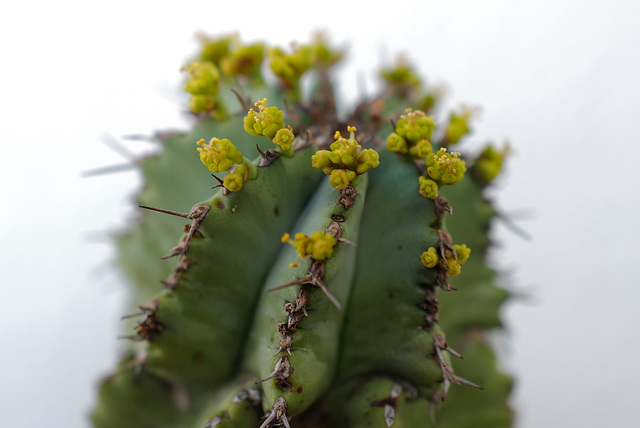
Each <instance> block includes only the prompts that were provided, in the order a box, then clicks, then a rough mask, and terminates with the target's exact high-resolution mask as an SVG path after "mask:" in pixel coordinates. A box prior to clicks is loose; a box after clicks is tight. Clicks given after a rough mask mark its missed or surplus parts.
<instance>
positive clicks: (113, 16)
mask: <svg viewBox="0 0 640 428" xmlns="http://www.w3.org/2000/svg"><path fill="white" fill-rule="evenodd" d="M8 3H9V2H4V3H3V5H2V6H0V47H1V49H0V61H1V62H0V64H1V66H0V186H1V188H0V192H1V193H0V195H1V198H2V199H1V200H2V202H1V205H0V207H1V210H0V216H2V219H1V221H0V233H1V235H0V236H1V241H0V246H1V250H0V251H1V257H0V260H1V263H2V275H1V276H0V292H1V294H0V426H1V427H3V428H14V427H15V428H32V427H33V428H35V427H44V426H46V427H65V428H78V427H83V426H87V420H88V419H87V417H88V413H89V411H90V408H91V405H92V404H91V403H92V401H93V395H94V391H95V382H96V380H97V379H98V377H99V376H100V375H102V374H105V373H106V372H107V371H108V370H109V368H110V367H112V366H113V364H114V362H115V360H116V357H117V352H116V349H117V346H118V344H117V341H116V339H115V337H116V335H117V334H118V317H119V315H120V314H121V312H122V310H123V309H122V307H123V302H124V300H125V296H126V291H125V290H126V289H125V287H124V285H123V281H122V279H121V278H120V277H119V276H118V274H117V272H116V270H115V268H114V266H113V262H112V260H113V257H114V253H113V246H112V245H111V243H110V241H109V239H110V237H109V233H110V232H112V231H117V230H121V229H122V228H124V227H126V224H127V219H130V218H131V217H132V214H133V211H134V208H133V204H132V202H133V199H132V195H134V194H135V191H136V189H138V188H139V186H140V183H141V182H140V176H139V175H138V173H137V172H135V171H133V170H132V171H129V172H122V173H119V174H111V175H108V176H102V177H94V178H81V172H82V171H85V170H88V169H92V168H96V167H100V166H106V165H113V164H119V163H124V162H127V159H126V158H124V157H122V156H121V155H119V154H118V153H116V152H114V151H112V150H111V149H109V148H108V146H107V145H105V144H102V143H101V141H104V139H105V138H104V135H110V136H113V137H114V138H116V139H119V138H120V137H121V136H122V135H126V134H133V133H142V134H150V133H152V132H153V131H154V130H157V129H168V128H182V129H186V127H187V121H186V120H185V116H184V115H183V114H182V113H181V111H182V110H183V109H184V106H185V102H186V100H185V97H184V96H183V95H182V94H181V93H180V90H179V85H180V83H181V79H182V76H181V75H180V73H179V72H178V70H179V68H180V66H181V65H182V64H183V63H184V61H185V59H186V58H187V57H188V56H189V55H190V54H192V53H193V52H194V51H195V49H196V46H197V45H196V42H195V39H194V37H193V34H194V32H195V31H196V30H204V31H206V32H208V33H212V34H215V33H222V32H228V31H233V30H239V31H240V32H241V33H242V37H243V39H244V40H246V41H253V40H256V39H260V38H262V39H266V40H268V41H269V42H270V43H271V44H281V45H286V44H288V43H289V42H290V41H292V40H300V41H306V40H308V39H309V37H310V35H311V31H312V30H313V29H317V28H324V29H327V30H328V32H329V33H330V35H331V37H332V40H333V41H335V42H337V43H348V44H349V46H350V61H349V62H348V64H347V66H346V67H345V69H344V76H345V77H344V79H343V80H342V82H341V88H342V90H343V92H344V93H345V94H346V95H347V97H350V99H353V97H354V96H355V94H356V93H357V90H356V88H357V87H358V85H359V83H358V80H359V79H361V78H362V77H365V78H366V79H367V88H368V89H370V90H373V89H374V87H375V73H374V69H375V68H376V67H377V66H379V65H380V64H381V63H383V62H390V61H391V60H392V59H393V58H394V56H393V53H394V52H397V51H404V52H406V53H407V54H408V56H409V57H410V58H412V59H413V61H414V63H415V64H416V66H417V67H418V69H419V70H420V71H421V72H422V73H424V74H425V75H426V76H427V78H428V81H429V82H431V83H446V84H447V86H448V87H449V88H450V91H449V102H450V105H451V106H458V105H459V104H460V103H462V102H466V103H473V104H479V105H482V107H483V114H482V117H481V121H480V122H478V124H477V126H476V128H475V133H474V135H473V137H472V138H471V139H470V141H469V142H468V143H467V147H471V148H474V147H479V146H480V144H481V143H484V142H486V141H488V140H490V139H492V140H494V141H496V142H502V141H504V140H506V139H509V140H510V141H511V143H512V145H513V147H514V149H515V153H514V156H513V157H512V158H511V159H510V160H509V163H508V169H507V173H506V174H505V177H504V178H503V179H502V180H501V181H500V182H499V183H498V185H497V186H496V191H495V192H494V194H495V196H496V197H497V198H498V203H499V206H500V207H501V208H502V209H503V210H504V212H506V213H511V214H512V215H513V216H514V217H516V218H518V219H520V220H519V224H520V225H521V226H522V227H523V228H525V229H526V230H527V231H528V232H529V233H530V234H531V235H532V236H533V240H532V241H531V242H524V241H523V240H521V239H520V238H518V237H517V236H515V235H514V234H512V233H511V232H510V231H509V230H508V229H506V228H505V227H504V226H500V225H499V224H498V225H496V228H495V234H494V238H495V239H496V240H497V241H499V242H500V244H501V246H500V248H499V249H497V250H495V251H494V252H493V254H492V255H493V261H494V263H495V265H496V266H498V267H499V268H500V269H501V270H502V271H504V272H505V273H506V274H505V284H507V285H508V286H509V287H510V288H512V289H514V290H516V291H517V292H518V293H519V294H521V295H526V296H528V297H527V298H521V299H515V300H513V301H512V302H511V303H509V304H508V305H507V306H506V307H505V309H504V311H503V318H504V320H505V322H506V323H507V325H508V332H507V334H506V335H505V337H504V338H503V340H501V341H500V349H501V356H502V360H503V364H504V366H505V368H506V369H507V370H509V371H510V372H511V373H513V374H514V376H515V377H516V384H515V385H516V387H515V393H514V399H513V406H514V408H515V409H516V411H517V415H518V423H519V426H520V427H522V428H534V427H536V428H537V427H541V426H554V427H555V426H557V427H604V426H616V427H631V426H637V422H636V423H633V422H632V421H635V420H637V398H638V392H637V385H638V384H639V383H640V370H638V368H637V363H636V361H635V360H636V355H634V354H636V353H637V352H638V350H639V349H640V347H639V346H638V339H640V337H639V334H638V330H637V329H638V327H640V315H639V314H640V311H638V308H637V307H638V302H640V292H639V291H638V286H639V285H640V281H639V280H638V275H637V274H634V272H633V270H634V268H635V267H636V263H638V261H637V258H638V257H637V256H638V253H639V251H638V243H637V240H638V238H640V227H639V226H638V224H639V222H638V220H639V217H640V216H638V214H637V210H638V202H637V201H638V199H637V195H638V191H639V189H640V173H639V172H638V168H637V159H638V155H639V154H640V148H639V147H640V143H639V142H638V141H637V139H638V137H637V136H638V118H637V117H638V113H640V108H639V106H640V78H639V76H640V61H639V60H640V57H639V53H638V52H639V47H638V46H640V26H639V24H638V22H639V20H640V2H637V1H636V2H634V1H614V0H610V1H606V2H604V1H603V2H594V1H587V0H581V1H580V0H576V1H570V0H562V1H558V0H556V1H541V0H538V1H529V2H524V1H507V0H491V1H482V0H470V1H463V0H455V1H452V0H449V1H435V0H431V1H405V2H387V3H385V4H382V3H380V6H377V5H374V3H373V2H345V1H341V2H338V1H324V2H314V3H311V2H302V1H296V2H281V3H278V2H265V1H263V2H251V1H242V2H234V3H235V4H236V5H235V6H230V4H231V3H232V2H228V4H225V3H221V2H214V1H209V2H204V1H183V2H160V1H153V2H151V1H144V2H143V1H138V2H132V1H121V0H111V1H109V2H102V3H97V2H80V1H70V0H61V1H55V2H52V1H32V2H28V1H24V2H20V3H18V2H11V4H8ZM311 4H313V6H311ZM125 144H126V147H127V148H128V149H129V150H130V151H131V152H132V153H134V154H135V155H136V156H137V155H140V154H141V153H143V152H145V151H149V150H152V149H153V146H152V145H150V144H148V143H144V142H125ZM523 213H524V214H525V215H524V216H523ZM459 292H464V291H463V290H461V291H459ZM445 404H446V403H445Z"/></svg>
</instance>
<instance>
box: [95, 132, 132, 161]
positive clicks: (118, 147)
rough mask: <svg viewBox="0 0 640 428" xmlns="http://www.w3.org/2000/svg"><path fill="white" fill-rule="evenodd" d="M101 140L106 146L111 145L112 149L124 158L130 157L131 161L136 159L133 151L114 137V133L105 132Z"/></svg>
mask: <svg viewBox="0 0 640 428" xmlns="http://www.w3.org/2000/svg"><path fill="white" fill-rule="evenodd" d="M100 141H101V142H102V143H103V144H104V145H105V146H107V147H109V148H110V149H111V150H113V151H114V152H116V153H118V154H119V155H120V156H122V157H123V158H125V159H129V160H131V161H134V160H135V158H136V156H135V155H134V154H133V153H131V152H130V151H129V150H127V149H126V148H125V146H123V145H122V144H121V143H120V141H118V139H117V138H115V137H113V136H112V135H109V134H103V135H101V137H100Z"/></svg>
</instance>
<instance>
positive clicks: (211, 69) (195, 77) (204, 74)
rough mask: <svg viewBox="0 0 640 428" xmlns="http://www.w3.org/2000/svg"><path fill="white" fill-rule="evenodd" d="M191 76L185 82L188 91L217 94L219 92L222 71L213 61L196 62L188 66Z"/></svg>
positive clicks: (187, 69) (194, 93)
mask: <svg viewBox="0 0 640 428" xmlns="http://www.w3.org/2000/svg"><path fill="white" fill-rule="evenodd" d="M185 69H186V71H187V73H189V78H188V79H187V81H186V83H185V89H186V91H187V92H189V93H190V94H193V95H215V94H217V93H218V83H219V82H220V72H219V71H218V69H217V68H216V66H215V65H213V63H212V62H208V61H206V62H194V63H192V64H189V65H188V66H187V67H186V68H185Z"/></svg>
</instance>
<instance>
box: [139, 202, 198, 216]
mask: <svg viewBox="0 0 640 428" xmlns="http://www.w3.org/2000/svg"><path fill="white" fill-rule="evenodd" d="M138 206H139V207H140V208H144V209H145V210H151V211H157V212H159V213H164V214H170V215H174V216H176V217H182V218H188V219H191V217H189V214H187V213H181V212H179V211H173V210H165V209H162V208H153V207H148V206H146V205H138Z"/></svg>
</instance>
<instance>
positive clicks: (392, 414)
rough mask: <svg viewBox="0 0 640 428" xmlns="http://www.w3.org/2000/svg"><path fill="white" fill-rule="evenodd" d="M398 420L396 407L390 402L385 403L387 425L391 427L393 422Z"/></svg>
mask: <svg viewBox="0 0 640 428" xmlns="http://www.w3.org/2000/svg"><path fill="white" fill-rule="evenodd" d="M395 420H396V409H394V408H393V406H392V405H390V404H385V405H384V422H385V424H386V425H387V428H391V426H392V425H393V423H394V422H395Z"/></svg>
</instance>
